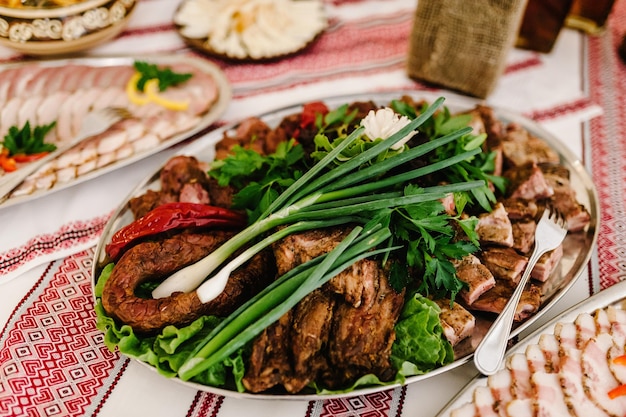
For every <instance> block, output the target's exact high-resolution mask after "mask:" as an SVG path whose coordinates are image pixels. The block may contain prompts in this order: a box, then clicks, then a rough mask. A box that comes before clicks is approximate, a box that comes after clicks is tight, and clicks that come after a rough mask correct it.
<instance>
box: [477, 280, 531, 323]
mask: <svg viewBox="0 0 626 417" xmlns="http://www.w3.org/2000/svg"><path fill="white" fill-rule="evenodd" d="M514 289H515V287H514V284H512V283H510V282H509V281H497V282H496V286H495V287H493V288H492V289H490V290H489V291H487V292H486V293H484V294H483V295H482V296H481V297H480V298H479V299H478V300H476V301H475V302H474V304H472V310H478V311H487V312H491V313H498V314H499V313H500V312H502V310H503V309H504V306H505V305H506V303H507V302H508V301H509V299H510V298H511V295H512V294H513V291H514ZM540 305H541V292H540V290H539V288H538V287H537V286H535V285H533V284H529V286H528V287H527V288H526V289H524V291H523V292H522V297H521V299H520V301H519V304H518V305H517V309H516V310H515V321H522V320H524V319H526V318H528V317H529V316H531V315H532V314H534V313H536V312H537V310H539V306H540Z"/></svg>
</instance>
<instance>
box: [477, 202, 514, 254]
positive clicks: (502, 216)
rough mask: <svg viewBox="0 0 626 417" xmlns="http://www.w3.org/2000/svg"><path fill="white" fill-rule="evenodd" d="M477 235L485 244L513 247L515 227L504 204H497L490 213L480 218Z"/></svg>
mask: <svg viewBox="0 0 626 417" xmlns="http://www.w3.org/2000/svg"><path fill="white" fill-rule="evenodd" d="M476 233H478V238H479V239H480V242H481V243H483V244H495V245H500V246H506V247H509V248H510V247H511V246H513V243H514V241H513V226H512V225H511V220H510V219H509V216H508V214H507V212H506V209H505V208H504V205H503V204H502V203H496V205H495V206H494V208H493V210H492V211H491V212H490V213H483V214H481V215H480V216H479V217H478V225H477V226H476Z"/></svg>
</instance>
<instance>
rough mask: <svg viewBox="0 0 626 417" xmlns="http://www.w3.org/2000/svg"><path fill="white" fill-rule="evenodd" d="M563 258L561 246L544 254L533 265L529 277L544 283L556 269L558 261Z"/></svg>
mask: <svg viewBox="0 0 626 417" xmlns="http://www.w3.org/2000/svg"><path fill="white" fill-rule="evenodd" d="M562 257H563V246H562V245H561V246H559V247H558V248H556V249H554V250H552V251H550V252H547V253H544V254H543V255H541V256H540V257H539V260H538V261H537V263H536V264H535V267H534V268H533V271H532V272H531V274H530V276H531V277H533V278H534V279H536V280H537V281H541V282H546V281H547V280H548V278H550V275H552V272H553V271H554V270H555V269H556V267H557V266H558V264H559V261H560V260H561V258H562Z"/></svg>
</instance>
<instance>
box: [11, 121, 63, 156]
mask: <svg viewBox="0 0 626 417" xmlns="http://www.w3.org/2000/svg"><path fill="white" fill-rule="evenodd" d="M55 125H56V121H54V122H52V123H50V124H47V125H42V126H36V127H35V128H34V129H31V127H30V122H29V121H26V123H24V126H23V127H22V128H19V127H17V126H11V127H10V128H9V132H8V133H7V135H6V136H5V137H4V141H3V142H1V143H2V146H4V147H5V148H6V149H8V150H9V155H10V156H13V155H19V154H24V155H30V154H35V153H41V152H52V151H54V150H55V149H56V148H57V147H56V145H55V144H53V143H46V142H45V141H44V139H45V137H46V135H47V134H48V133H49V132H50V131H51V130H52V129H53V128H54V126H55Z"/></svg>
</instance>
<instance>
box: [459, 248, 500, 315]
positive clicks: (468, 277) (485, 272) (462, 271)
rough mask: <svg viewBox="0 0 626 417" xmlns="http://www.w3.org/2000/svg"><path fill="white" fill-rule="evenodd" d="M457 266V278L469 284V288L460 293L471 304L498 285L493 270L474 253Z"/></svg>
mask: <svg viewBox="0 0 626 417" xmlns="http://www.w3.org/2000/svg"><path fill="white" fill-rule="evenodd" d="M455 268H456V276H457V278H458V279H460V280H461V281H463V282H464V283H466V284H467V288H464V289H463V290H461V292H460V293H459V295H460V296H461V298H463V301H465V303H467V304H468V305H470V306H471V305H472V303H473V302H474V301H476V300H477V299H478V297H480V296H481V295H482V294H484V293H485V292H486V291H488V290H490V289H491V288H493V286H494V285H496V280H495V278H494V277H493V274H492V273H491V271H489V269H487V267H486V266H485V265H483V264H481V263H480V259H478V258H477V257H476V256H474V255H468V256H466V257H465V258H463V259H462V260H461V261H459V262H456V263H455Z"/></svg>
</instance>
